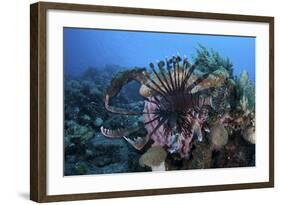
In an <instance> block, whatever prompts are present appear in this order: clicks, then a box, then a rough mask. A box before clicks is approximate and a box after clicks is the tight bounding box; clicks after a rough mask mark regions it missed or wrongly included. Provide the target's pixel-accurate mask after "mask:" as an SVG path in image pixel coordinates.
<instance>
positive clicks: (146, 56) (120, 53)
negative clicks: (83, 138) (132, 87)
mask: <svg viewBox="0 0 281 205" xmlns="http://www.w3.org/2000/svg"><path fill="white" fill-rule="evenodd" d="M198 44H201V45H203V46H205V47H207V48H208V49H214V50H215V51H217V52H219V54H220V55H221V56H222V57H228V58H229V59H230V60H231V62H232V63H233V66H234V75H239V74H240V73H241V71H242V70H247V71H248V73H249V78H250V79H251V80H252V81H255V38H254V37H238V36H218V35H197V34H170V33H157V32H132V31H113V30H97V29H78V28H64V69H65V72H67V73H73V74H78V73H80V72H83V71H84V70H85V69H87V68H88V67H96V68H103V67H104V66H106V65H120V66H123V67H128V68H129V67H134V66H140V67H148V64H149V63H150V62H155V61H156V60H162V59H165V57H166V56H168V57H171V56H173V55H175V54H180V55H184V54H185V55H187V56H188V57H189V59H190V58H191V56H194V55H195V54H196V48H198Z"/></svg>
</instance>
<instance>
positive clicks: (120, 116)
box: [64, 45, 255, 175]
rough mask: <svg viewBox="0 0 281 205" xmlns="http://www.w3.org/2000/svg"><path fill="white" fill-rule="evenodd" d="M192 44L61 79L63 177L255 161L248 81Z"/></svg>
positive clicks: (217, 57)
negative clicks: (177, 52)
mask: <svg viewBox="0 0 281 205" xmlns="http://www.w3.org/2000/svg"><path fill="white" fill-rule="evenodd" d="M233 69H234V67H233V64H232V63H231V61H230V60H229V59H228V58H222V57H221V56H220V55H219V53H217V52H215V51H213V50H208V49H207V48H205V47H203V46H201V45H200V46H199V48H198V49H197V53H196V55H195V56H194V57H193V63H192V62H191V61H189V60H188V59H187V58H183V59H182V58H181V57H180V56H173V57H172V58H170V59H168V58H167V59H165V60H163V61H159V62H158V63H157V66H155V65H154V64H152V63H151V64H150V66H149V68H148V69H147V68H137V67H135V68H132V69H128V68H123V67H120V66H116V65H115V66H106V67H105V68H104V69H103V70H102V72H101V70H99V69H98V68H89V69H87V70H86V71H85V72H83V73H82V74H81V75H80V76H66V77H65V80H64V102H65V103H64V148H65V156H64V157H65V167H64V171H65V175H82V174H104V173H122V172H143V171H165V170H187V169H206V168H223V167H225V168H226V167H241V166H255V84H254V82H252V81H251V80H250V79H249V75H248V73H247V71H243V72H242V73H241V74H240V75H238V76H235V75H234V73H233Z"/></svg>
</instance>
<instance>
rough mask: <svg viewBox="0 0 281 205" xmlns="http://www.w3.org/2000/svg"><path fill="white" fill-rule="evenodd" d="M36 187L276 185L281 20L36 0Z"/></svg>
mask: <svg viewBox="0 0 281 205" xmlns="http://www.w3.org/2000/svg"><path fill="white" fill-rule="evenodd" d="M30 22H31V24H30V33H31V34H30V35H31V50H30V60H31V87H30V89H31V90H30V92H31V104H30V109H31V112H30V118H31V140H30V142H31V144H30V145H31V146H30V148H31V150H30V159H31V167H30V172H31V173H30V175H31V177H30V179H31V182H30V192H31V194H30V197H31V199H32V200H34V201H37V202H51V201H64V200H82V199H99V198H112V197H129V196H145V195H158V194H177V193H190V192H206V191H221V190H234V189H249V188H265V187H273V186H274V116H273V115H274V82H273V79H274V78H273V76H274V65H273V64H274V18H273V17H265V16H247V15H234V14H217V13H200V12H187V11H174V10H156V9H142V8H124V7H107V6H94V5H80V4H62V3H47V2H40V3H36V4H32V5H31V21H30Z"/></svg>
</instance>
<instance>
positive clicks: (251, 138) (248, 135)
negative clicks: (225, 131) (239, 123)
mask: <svg viewBox="0 0 281 205" xmlns="http://www.w3.org/2000/svg"><path fill="white" fill-rule="evenodd" d="M242 136H243V138H244V139H245V140H246V141H248V142H250V143H251V144H256V134H255V128H254V127H248V128H246V129H245V130H244V131H243V133H242Z"/></svg>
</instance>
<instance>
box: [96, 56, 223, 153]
mask: <svg viewBox="0 0 281 205" xmlns="http://www.w3.org/2000/svg"><path fill="white" fill-rule="evenodd" d="M181 61H182V59H181V58H180V57H178V56H177V57H173V58H172V59H170V60H169V61H168V60H167V61H166V63H165V62H164V61H160V62H159V63H158V70H156V68H155V67H154V64H152V63H151V64H150V68H151V70H152V75H151V74H148V73H147V72H146V71H142V73H141V75H140V74H138V77H137V78H136V76H134V77H135V78H134V80H137V81H139V82H140V83H141V84H142V86H141V88H140V94H141V95H142V96H144V97H145V98H146V100H145V106H144V109H143V111H142V112H139V113H136V112H132V111H126V110H120V108H114V107H111V106H110V105H109V96H107V97H108V98H107V99H108V100H107V101H106V107H107V108H108V110H110V111H111V112H114V111H116V112H115V113H121V114H142V115H143V116H144V125H145V128H146V130H147V132H148V134H147V136H146V137H144V138H142V139H139V138H138V139H137V140H131V139H130V138H128V137H127V136H124V135H123V137H125V139H126V140H127V141H128V142H129V143H131V144H132V145H133V146H134V147H135V148H137V149H141V148H142V147H143V146H144V145H145V144H146V143H147V141H148V140H149V139H152V140H153V141H154V143H153V146H159V145H160V146H162V147H165V148H166V149H167V151H169V152H170V153H178V154H180V156H181V157H182V158H188V157H189V152H190V149H191V142H192V140H193V139H194V137H197V139H198V140H199V141H201V140H202V138H203V135H204V132H205V131H207V130H208V129H207V127H206V120H207V118H208V112H209V110H210V109H212V107H213V102H212V101H213V100H212V96H211V95H210V93H209V92H211V88H212V87H214V84H215V85H216V86H217V85H218V82H221V81H224V80H225V76H221V75H220V76H215V77H214V75H212V74H211V73H206V74H202V75H200V76H199V77H197V76H196V75H194V74H193V72H194V70H195V68H196V66H197V65H198V63H199V62H195V63H194V64H193V65H191V64H190V63H189V62H188V61H187V59H186V58H185V59H184V60H183V63H180V62H181ZM131 80H133V79H131ZM202 85H203V86H202ZM200 86H201V87H200ZM118 89H120V88H118ZM101 131H102V133H103V134H104V135H105V136H107V137H117V136H119V137H120V135H122V134H124V133H122V132H123V131H121V130H119V131H118V130H117V131H118V132H119V133H117V131H116V132H114V131H111V130H108V129H105V128H103V127H102V128H101Z"/></svg>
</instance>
